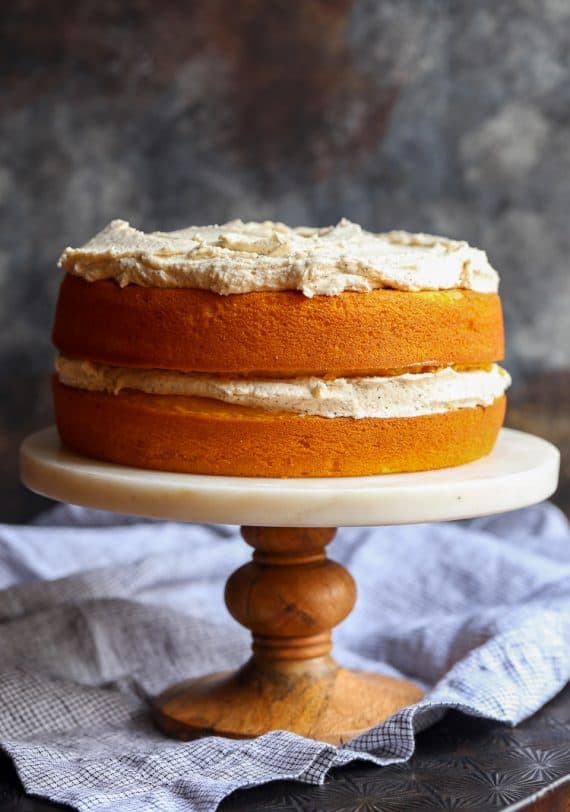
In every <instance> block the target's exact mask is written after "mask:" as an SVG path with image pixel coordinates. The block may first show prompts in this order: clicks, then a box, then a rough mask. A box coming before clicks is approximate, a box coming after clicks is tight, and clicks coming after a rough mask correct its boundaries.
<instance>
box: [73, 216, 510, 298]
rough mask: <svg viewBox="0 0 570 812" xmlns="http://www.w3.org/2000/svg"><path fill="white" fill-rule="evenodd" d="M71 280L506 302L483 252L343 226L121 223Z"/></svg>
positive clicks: (79, 255) (100, 237) (82, 258)
mask: <svg viewBox="0 0 570 812" xmlns="http://www.w3.org/2000/svg"><path fill="white" fill-rule="evenodd" d="M60 265H61V267H62V268H63V269H64V270H65V271H66V272H68V273H72V274H75V275H77V276H81V277H83V278H84V279H86V280H88V281H90V282H94V281H97V280H100V279H109V278H111V279H115V280H116V281H117V282H118V283H119V285H121V286H125V285H129V284H135V285H142V286H145V287H174V288H176V287H181V288H199V289H202V290H211V291H213V292H214V293H219V294H224V295H226V294H232V293H250V292H253V291H276V290H299V291H302V293H304V295H305V296H308V297H311V296H315V295H325V296H335V295H338V294H340V293H342V292H343V291H345V290H346V291H361V292H366V291H370V290H374V289H376V288H396V289H398V290H410V291H418V290H448V289H451V288H464V289H469V290H474V291H479V292H480V293H496V292H497V290H498V284H499V277H498V274H497V272H496V271H495V270H494V269H493V268H492V266H491V265H490V264H489V261H488V259H487V255H486V254H485V252H484V251H481V250H480V249H477V248H473V247H471V246H470V245H469V244H468V243H467V242H463V241H457V240H450V239H447V238H445V237H436V236H431V235H429V234H411V233H408V232H406V231H389V232H386V233H380V234H373V233H371V232H368V231H365V230H364V229H362V228H361V227H360V226H359V225H356V224H355V223H351V222H350V221H349V220H345V219H342V220H341V221H340V222H339V223H338V224H337V225H336V226H329V227H327V228H320V229H317V228H305V227H299V228H290V227H289V226H286V225H284V224H283V223H273V222H271V221H265V222H263V223H254V222H251V223H244V222H242V221H241V220H232V221H231V222H229V223H226V224H225V225H221V226H217V225H215V226H191V227H190V228H185V229H181V230H179V231H171V232H161V231H155V232H152V233H149V234H146V233H144V232H142V231H138V230H137V229H135V228H132V227H131V226H130V225H129V224H128V223H127V222H125V221H124V220H113V221H112V222H111V223H109V225H108V226H106V227H105V228H104V229H103V230H102V231H101V232H99V234H97V235H96V236H95V237H93V238H92V239H91V240H89V242H87V243H86V244H85V245H84V246H82V247H81V248H66V249H65V251H64V252H63V254H62V256H61V258H60Z"/></svg>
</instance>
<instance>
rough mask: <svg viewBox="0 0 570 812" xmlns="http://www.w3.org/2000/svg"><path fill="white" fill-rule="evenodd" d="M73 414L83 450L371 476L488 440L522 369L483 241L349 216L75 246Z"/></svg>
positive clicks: (113, 236) (124, 234) (64, 341)
mask: <svg viewBox="0 0 570 812" xmlns="http://www.w3.org/2000/svg"><path fill="white" fill-rule="evenodd" d="M60 264H61V266H62V268H63V270H64V271H65V276H64V279H63V282H62V284H61V289H60V294H59V300H58V305H57V311H56V317H55V325H54V333H53V337H54V343H55V345H56V347H57V349H58V351H59V354H58V357H57V360H56V370H55V375H54V379H53V391H54V403H55V412H56V420H57V425H58V429H59V433H60V435H61V438H62V441H63V442H64V444H65V445H67V446H68V447H69V448H71V449H73V450H75V451H77V452H79V453H82V454H85V455H87V456H90V457H94V458H97V459H101V460H107V461H111V462H116V463H121V464H124V465H132V466H138V467H142V468H151V469H158V470H165V471H175V472H187V473H198V474H218V475H235V476H260V477H318V476H357V475H366V474H379V473H394V472H402V471H418V470H427V469H435V468H442V467H447V466H452V465H460V464H462V463H465V462H469V461H471V460H474V459H477V458H478V457H481V456H483V455H485V454H487V453H489V452H490V451H491V449H492V447H493V444H494V442H495V440H496V437H497V433H498V431H499V428H500V426H501V424H502V422H503V417H504V411H505V394H504V393H505V390H506V389H507V387H508V385H509V383H510V378H509V376H508V374H507V373H506V372H505V371H504V370H503V369H501V367H499V366H498V365H497V361H500V360H501V359H502V357H503V352H504V346H503V320H502V312H501V303H500V299H499V296H498V293H497V290H498V276H497V273H496V271H495V270H494V269H493V268H492V267H491V265H490V264H489V262H488V260H487V257H486V255H485V253H484V252H483V251H480V250H478V249H475V248H472V247H471V246H469V245H468V244H467V243H465V242H459V241H454V240H449V239H446V238H443V237H434V236H430V235H425V234H410V233H407V232H402V231H392V232H388V233H384V234H373V233H370V232H366V231H364V230H363V229H361V228H360V226H358V225H355V224H353V223H350V222H349V221H347V220H341V222H340V223H338V225H336V226H334V227H329V228H322V229H315V228H289V227H288V226H285V225H283V224H282V223H272V222H263V223H243V222H242V221H240V220H235V221H232V222H229V223H226V224H225V225H222V226H205V227H191V228H187V229H182V230H180V231H174V232H154V233H149V234H145V233H143V232H141V231H138V230H136V229H134V228H132V227H131V226H129V224H128V223H126V222H124V221H121V220H114V221H113V222H111V223H110V224H109V225H108V226H107V227H106V228H105V229H103V231H101V232H100V233H99V234H97V235H96V236H95V237H94V238H93V239H92V240H90V241H89V242H88V243H86V245H84V246H83V247H81V248H77V249H73V248H67V249H66V250H65V251H64V253H63V255H62V257H61V260H60Z"/></svg>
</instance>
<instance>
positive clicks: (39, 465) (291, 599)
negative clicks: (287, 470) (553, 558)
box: [21, 428, 559, 743]
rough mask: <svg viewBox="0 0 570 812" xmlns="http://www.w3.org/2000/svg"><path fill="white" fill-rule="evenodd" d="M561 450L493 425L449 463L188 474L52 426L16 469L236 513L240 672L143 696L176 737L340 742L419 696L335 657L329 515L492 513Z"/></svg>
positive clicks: (397, 517) (545, 485) (536, 480)
mask: <svg viewBox="0 0 570 812" xmlns="http://www.w3.org/2000/svg"><path fill="white" fill-rule="evenodd" d="M558 468H559V453H558V451H557V449H556V448H555V447H554V446H552V445H551V444H550V443H547V442H546V441H544V440H541V439H539V438H538V437H534V436H532V435H529V434H524V433H522V432H519V431H513V430H510V429H503V430H502V431H501V433H500V435H499V439H498V441H497V444H496V446H495V449H494V450H493V452H492V453H491V454H490V455H489V456H488V457H485V458H483V459H481V460H477V461H476V462H472V463H469V464H468V465H463V466H460V467H458V468H446V469H442V470H439V471H425V472H421V473H410V474H387V475H382V476H366V477H342V478H341V477H339V478H322V479H256V478H247V477H218V476H198V475H192V474H172V473H166V472H160V471H147V470H142V469H138V468H128V467H124V466H120V465H113V464H109V463H104V462H97V461H95V460H91V459H87V458H86V457H81V456H79V455H77V454H75V453H73V452H71V451H68V450H67V449H65V448H63V447H62V446H61V443H60V440H59V437H58V434H57V431H56V429H55V428H49V429H45V430H43V431H40V432H37V433H36V434H33V435H31V436H30V437H28V438H27V439H26V440H25V442H24V443H23V445H22V449H21V474H22V480H23V482H24V483H25V484H26V485H27V486H28V487H29V488H30V489H31V490H33V491H36V492H38V493H40V494H43V495H44V496H50V497H52V498H54V499H58V500H61V501H66V502H71V503H73V504H78V505H86V506H89V507H94V508H101V509H103V510H111V511H115V512H120V513H130V514H135V515H139V516H148V517H155V518H162V519H170V520H177V521H191V522H213V523H223V524H240V525H242V535H243V537H244V539H245V540H246V542H247V543H248V544H250V545H251V546H252V547H253V548H254V553H253V560H252V561H251V562H250V563H249V564H246V565H245V566H243V567H241V568H240V569H238V570H237V571H236V572H235V573H234V574H233V575H232V576H231V577H230V578H229V580H228V582H227V584H226V591H225V599H226V604H227V607H228V609H229V611H230V612H231V614H232V615H233V616H234V618H235V619H236V620H238V621H239V622H240V623H241V624H242V625H244V626H246V627H247V628H248V629H250V630H251V631H252V633H253V646H252V649H253V651H252V656H251V659H250V660H249V661H248V662H247V663H245V665H243V666H242V667H241V668H240V669H239V670H238V671H236V672H229V673H222V674H213V675H210V676H206V677H201V678H198V679H191V680H187V681H186V682H182V683H179V684H178V685H174V686H173V687H172V688H169V689H168V690H166V691H165V692H164V693H162V694H161V695H160V696H159V697H157V698H156V699H155V701H154V715H155V719H156V721H157V723H158V725H159V726H160V727H161V728H162V729H163V730H164V731H166V732H167V733H169V734H170V735H173V736H175V737H177V738H180V739H189V738H194V737H196V736H201V735H208V734H218V735H223V736H232V737H252V736H257V735H260V734H262V733H266V732H267V731H269V730H275V729H286V730H291V731H294V732H296V733H300V734H302V735H304V736H309V737H312V738H315V739H319V740H321V741H328V742H333V743H337V742H340V741H346V740H347V739H349V738H350V737H352V736H354V735H356V734H357V733H359V732H361V731H363V730H366V729H368V728H369V727H371V726H373V725H374V724H377V723H378V722H380V721H382V720H383V719H385V718H387V717H388V716H390V715H391V714H392V713H394V712H395V711H397V710H399V709H400V708H402V707H405V706H406V705H409V704H411V703H413V702H416V701H417V700H419V699H420V698H421V691H420V690H419V688H418V687H417V686H415V685H414V684H413V683H410V682H407V681H405V680H400V679H394V678H392V677H387V676H381V675H378V674H371V673H366V672H362V671H350V670H347V669H345V668H341V667H340V666H338V665H337V664H336V663H335V661H334V660H333V659H332V657H331V656H330V651H331V629H332V628H333V627H334V626H336V625H337V624H338V623H340V621H341V620H343V619H344V618H345V617H346V616H347V615H348V614H349V612H350V611H351V609H352V608H353V605H354V602H355V598H356V589H355V585H354V581H353V579H352V577H351V576H350V574H349V573H348V571H347V570H346V569H345V568H344V567H342V566H341V565H339V564H337V563H335V562H334V561H331V560H330V559H328V558H327V557H326V555H325V547H326V545H327V544H328V543H329V542H330V541H331V540H332V538H333V536H334V534H335V529H334V528H336V527H340V526H358V525H390V524H411V523H415V522H433V521H441V520H451V519H464V518H470V517H474V516H483V515H488V514H492V513H500V512H503V511H507V510H514V509H515V508H520V507H524V506H526V505H530V504H534V503H536V502H540V501H542V500H543V499H546V498H547V497H548V496H550V495H551V494H552V493H553V492H554V490H555V489H556V485H557V480H558Z"/></svg>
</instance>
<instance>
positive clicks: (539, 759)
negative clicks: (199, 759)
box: [0, 686, 570, 812]
mask: <svg viewBox="0 0 570 812" xmlns="http://www.w3.org/2000/svg"><path fill="white" fill-rule="evenodd" d="M538 796H540V797H538ZM525 801H528V803H525ZM521 802H522V803H524V808H525V810H528V812H570V686H568V688H566V690H565V691H563V692H562V693H561V694H559V695H558V696H557V697H556V698H555V699H553V700H552V701H551V702H549V703H548V705H546V707H545V708H543V709H542V710H541V711H540V712H539V713H537V714H535V715H534V716H533V717H532V718H531V719H529V720H527V721H526V722H524V723H523V724H521V725H519V726H518V727H516V728H510V727H507V726H505V725H501V724H497V723H494V722H487V721H483V720H480V719H472V718H469V717H466V716H463V715H461V714H459V713H455V712H452V713H449V714H448V715H447V716H446V718H445V719H444V720H442V721H441V722H440V723H439V724H437V725H434V727H432V728H431V729H430V730H427V731H425V732H424V733H422V734H420V736H419V737H418V748H417V751H416V753H415V755H414V756H413V757H412V758H411V759H410V761H409V762H407V763H406V764H400V765H394V766H391V767H375V766H372V765H370V764H367V763H365V762H358V763H356V764H353V765H351V766H348V767H343V768H342V769H339V770H336V771H334V773H333V775H332V776H331V777H330V779H329V780H328V781H327V782H326V783H325V784H324V785H323V786H319V787H314V786H306V785H303V784H299V783H295V782H284V781H279V782H273V783H271V784H266V785H264V786H262V787H257V788H254V789H249V790H240V791H238V792H235V793H233V795H231V796H230V797H229V798H227V799H226V800H225V801H224V802H223V803H222V805H221V806H220V808H219V809H220V812H413V810H430V809H433V810H438V809H439V810H452V809H453V810H455V809H471V810H476V812H491V810H500V809H506V808H508V807H509V806H512V805H513V804H516V803H521ZM68 808H69V807H65V806H61V805H57V804H53V803H50V802H48V801H45V800H42V799H38V798H32V797H31V796H27V795H26V794H25V793H24V792H23V790H22V786H21V784H20V782H19V780H18V778H17V775H16V773H15V770H14V769H13V767H12V766H11V764H10V763H9V761H8V760H7V759H6V758H5V757H4V758H2V757H0V810H1V812H16V810H18V812H40V810H42V812H43V811H44V810H53V809H68ZM141 812H146V810H141Z"/></svg>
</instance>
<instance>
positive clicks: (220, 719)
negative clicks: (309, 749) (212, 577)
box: [154, 527, 422, 743]
mask: <svg viewBox="0 0 570 812" xmlns="http://www.w3.org/2000/svg"><path fill="white" fill-rule="evenodd" d="M242 534H243V536H244V538H245V540H246V541H247V542H248V543H249V544H251V545H252V546H253V547H254V548H255V552H254V554H253V561H252V562H251V563H249V564H246V565H245V566H243V567H241V568H240V569H239V570H237V571H236V572H235V573H234V574H233V575H232V576H231V577H230V579H229V580H228V583H227V586H226V603H227V606H228V609H229V610H230V612H231V613H232V615H233V616H234V617H235V618H236V620H238V621H239V622H240V623H241V624H242V625H244V626H246V627H247V628H249V629H251V631H252V632H253V656H252V658H251V659H250V660H249V662H247V663H246V664H245V665H244V666H243V667H242V668H240V669H239V670H238V671H236V672H234V673H226V674H214V675H210V676H207V677H202V678H200V679H193V680H188V681H186V682H183V683H180V684H178V685H175V686H173V687H172V688H169V689H168V690H167V691H165V692H164V693H163V694H161V695H160V696H159V697H158V698H157V699H156V701H155V703H154V714H155V718H156V720H157V723H158V724H159V726H160V727H161V728H162V729H163V730H164V731H165V732H167V733H169V734H170V735H172V736H175V737H177V738H180V739H190V738H195V737H197V736H204V735H210V734H218V735H221V736H231V737H238V738H249V737H252V736H258V735H261V734H263V733H267V732H268V731H270V730H290V731H293V732H294V733H300V734H302V735H304V736H309V737H311V738H314V739H319V740H321V741H327V742H332V743H339V742H342V741H346V740H347V739H349V738H351V737H352V736H355V735H356V734H357V733H359V732H361V731H363V730H366V729H367V728H369V727H371V726H372V725H374V724H377V723H378V722H380V721H382V720H383V719H385V718H387V717H388V716H390V715H391V714H392V713H394V712H395V711H396V710H399V709H400V708H402V707H405V706H406V705H409V704H411V703H413V702H417V701H418V700H419V699H420V698H421V696H422V693H421V691H420V690H419V688H417V687H416V686H415V685H413V684H411V683H409V682H406V681H404V680H397V679H393V678H391V677H383V676H378V675H376V674H368V673H365V672H354V671H348V670H346V669H345V668H340V667H339V666H338V665H337V664H336V663H335V662H334V660H333V659H332V658H331V657H330V655H329V652H330V650H331V628H332V627H333V626H336V625H337V623H340V621H341V620H343V618H345V617H346V616H347V615H348V613H349V612H350V611H351V609H352V607H353V605H354V601H355V596H356V592H355V587H354V581H353V579H352V577H351V576H350V575H349V573H348V572H347V570H345V569H344V567H342V566H340V565H339V564H337V563H335V562H334V561H330V560H329V559H327V558H326V556H325V552H324V548H325V546H326V545H327V544H328V543H329V541H331V539H332V538H333V536H334V534H335V531H334V530H332V529H322V528H314V529H305V528H265V527H244V528H242Z"/></svg>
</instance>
